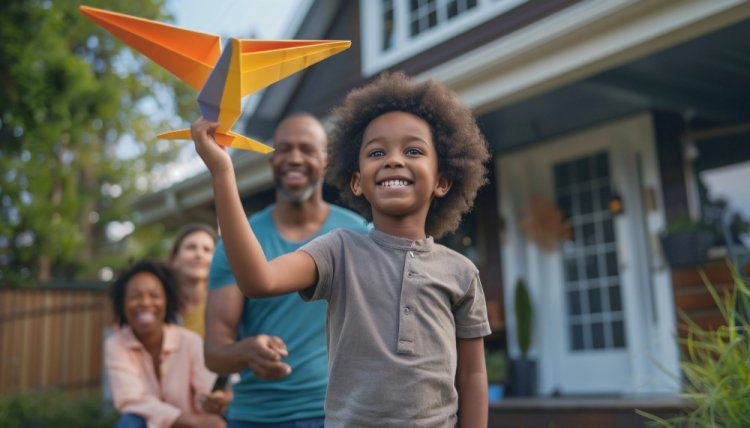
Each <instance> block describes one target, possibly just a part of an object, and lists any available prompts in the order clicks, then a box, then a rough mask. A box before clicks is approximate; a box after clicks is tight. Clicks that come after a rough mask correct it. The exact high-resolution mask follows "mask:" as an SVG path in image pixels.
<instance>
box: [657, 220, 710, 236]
mask: <svg viewBox="0 0 750 428" xmlns="http://www.w3.org/2000/svg"><path fill="white" fill-rule="evenodd" d="M697 230H705V231H708V232H712V233H715V232H716V230H715V228H714V227H713V226H712V225H710V224H708V223H706V222H705V221H703V220H693V219H692V218H690V217H675V218H672V219H670V220H669V221H668V222H667V230H666V234H667V235H672V234H675V233H681V232H693V231H697Z"/></svg>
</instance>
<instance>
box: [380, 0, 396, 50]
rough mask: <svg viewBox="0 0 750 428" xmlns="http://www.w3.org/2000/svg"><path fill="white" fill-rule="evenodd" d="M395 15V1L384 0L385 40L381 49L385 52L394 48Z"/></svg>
mask: <svg viewBox="0 0 750 428" xmlns="http://www.w3.org/2000/svg"><path fill="white" fill-rule="evenodd" d="M393 14H394V11H393V0H383V39H382V44H381V48H382V50H384V51H385V50H388V49H390V48H392V47H393V34H394V30H395V28H394V24H395V20H394V17H393Z"/></svg>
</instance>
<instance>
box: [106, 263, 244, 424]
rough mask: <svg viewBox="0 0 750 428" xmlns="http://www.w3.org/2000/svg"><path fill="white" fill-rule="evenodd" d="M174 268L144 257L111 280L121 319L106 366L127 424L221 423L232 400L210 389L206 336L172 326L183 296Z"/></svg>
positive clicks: (122, 421)
mask: <svg viewBox="0 0 750 428" xmlns="http://www.w3.org/2000/svg"><path fill="white" fill-rule="evenodd" d="M174 286H175V280H174V277H173V275H172V273H171V271H170V270H169V268H168V267H167V266H166V265H164V264H162V263H159V262H152V261H142V262H139V263H137V264H136V265H134V266H133V267H132V268H130V269H129V270H128V271H127V272H126V273H125V274H123V275H122V276H121V277H120V278H118V279H117V280H116V281H115V282H114V284H113V286H112V301H113V309H114V315H115V320H116V322H117V323H118V324H119V325H120V326H121V328H120V329H119V330H118V331H116V332H115V333H113V334H112V335H111V336H110V337H109V338H107V340H106V343H105V364H106V367H107V374H108V376H109V380H110V383H111V387H112V396H113V399H114V404H115V407H116V408H117V410H118V411H119V412H120V414H121V415H122V417H121V418H120V420H119V421H118V425H117V426H118V428H124V427H146V426H148V427H149V428H162V427H164V428H166V427H224V426H225V424H224V419H223V418H222V417H221V416H220V415H221V413H222V412H223V411H224V408H225V407H226V404H227V403H228V401H229V395H228V394H227V393H226V392H224V391H215V392H211V387H212V385H213V382H214V380H215V379H216V375H215V374H214V373H211V372H210V371H209V370H208V369H207V368H206V367H205V365H204V362H203V341H202V339H201V338H200V336H198V335H197V334H196V333H193V332H191V331H189V330H187V329H186V328H184V327H181V326H179V325H176V324H174V321H175V317H176V314H177V309H178V305H179V301H178V298H177V294H176V291H175V288H174Z"/></svg>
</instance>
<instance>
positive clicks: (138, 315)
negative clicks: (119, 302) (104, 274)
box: [124, 272, 167, 337]
mask: <svg viewBox="0 0 750 428" xmlns="http://www.w3.org/2000/svg"><path fill="white" fill-rule="evenodd" d="M166 310H167V296H166V294H165V292H164V286H163V285H162V283H161V281H160V280H159V278H158V277H157V276H156V275H154V274H153V273H151V272H139V273H137V274H135V275H133V277H132V278H130V280H129V281H128V283H127V285H126V286H125V311H124V312H125V320H126V321H127V323H128V325H130V327H131V328H132V329H133V332H134V333H135V334H136V336H138V337H142V335H145V334H149V333H152V332H155V331H159V330H161V328H162V327H163V325H164V317H165V315H166Z"/></svg>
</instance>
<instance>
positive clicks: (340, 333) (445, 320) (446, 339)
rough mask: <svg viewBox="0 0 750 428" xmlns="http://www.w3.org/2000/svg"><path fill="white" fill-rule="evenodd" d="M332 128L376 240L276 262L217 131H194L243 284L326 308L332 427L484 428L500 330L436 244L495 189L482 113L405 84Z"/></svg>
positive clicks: (338, 161) (330, 238)
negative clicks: (486, 189) (488, 356)
mask: <svg viewBox="0 0 750 428" xmlns="http://www.w3.org/2000/svg"><path fill="white" fill-rule="evenodd" d="M334 116H335V117H336V121H335V124H336V128H335V130H334V133H333V134H332V139H331V143H330V146H329V163H328V167H329V169H328V175H329V179H330V182H331V183H332V184H333V185H334V186H336V187H338V188H339V189H340V190H341V191H342V195H343V197H344V199H345V201H347V202H349V204H350V205H351V206H352V207H354V208H355V209H357V210H358V211H360V213H361V214H362V215H364V216H365V217H366V218H368V219H369V220H372V221H373V224H374V229H373V230H372V231H371V232H370V233H369V234H360V233H356V232H351V231H346V230H335V231H333V232H330V233H329V234H327V235H324V236H321V237H319V238H317V239H315V240H313V241H311V242H310V243H308V244H307V245H305V246H303V247H302V248H301V249H300V250H298V251H296V252H294V253H290V254H286V255H283V256H280V257H278V258H276V259H274V260H272V261H270V262H267V261H266V259H265V256H264V254H263V251H262V249H261V247H260V245H259V244H258V241H257V239H256V238H255V235H254V233H253V231H252V230H251V229H250V228H249V227H248V224H247V221H246V220H245V215H244V213H243V210H242V205H241V203H240V199H239V197H238V194H237V186H236V181H235V176H234V171H233V168H232V163H231V159H230V157H229V156H228V154H227V153H226V151H225V150H223V149H222V148H221V147H220V146H218V145H216V144H214V141H213V139H212V137H211V135H212V132H213V130H214V129H215V128H216V126H217V125H218V124H217V123H211V122H207V121H205V120H204V119H202V118H200V119H198V120H197V121H196V122H195V123H193V127H192V132H193V139H194V140H195V144H196V150H197V151H198V153H199V154H200V156H201V158H202V159H203V161H204V162H205V163H206V166H207V167H208V168H209V170H210V171H211V174H212V176H213V186H214V193H215V198H216V210H217V214H218V217H219V224H220V226H221V229H222V231H223V234H224V244H225V248H226V252H227V256H228V258H229V262H230V264H231V266H232V270H233V271H234V273H235V277H236V279H237V282H238V285H239V286H240V288H241V289H242V290H243V292H244V293H245V294H246V295H249V296H256V297H259V296H270V295H277V294H283V293H289V292H294V291H297V292H300V295H301V296H302V297H303V298H305V299H309V300H317V299H325V300H326V301H327V302H328V317H329V319H328V350H329V367H330V380H329V386H328V392H327V397H326V426H327V427H339V426H348V427H383V426H399V427H401V426H409V427H438V426H440V427H442V426H445V427H453V426H455V425H456V423H457V422H458V424H459V425H460V426H461V427H486V426H487V377H486V369H485V364H484V342H483V336H485V335H487V334H489V333H490V329H489V323H488V321H487V313H486V306H485V301H484V294H483V292H482V286H481V284H480V282H479V275H478V271H477V269H476V267H475V266H474V265H473V264H472V263H471V262H470V261H469V260H468V259H467V258H465V257H463V256H461V255H460V254H458V253H456V252H454V251H452V250H450V249H448V248H446V247H444V246H442V245H439V244H436V243H435V242H434V238H439V237H441V236H443V235H444V234H446V233H448V232H451V231H453V230H455V228H456V227H457V226H458V224H459V222H460V218H461V216H462V215H463V214H464V213H465V212H467V211H468V210H469V209H470V208H471V206H472V205H473V201H474V198H475V196H476V192H477V190H478V189H479V187H481V185H482V184H484V182H485V181H486V172H487V171H486V168H485V167H484V163H485V162H486V161H487V159H488V157H489V155H488V152H487V145H486V142H485V140H484V138H483V137H482V135H481V133H480V132H479V129H478V128H477V126H476V123H475V121H474V118H473V116H472V114H471V111H470V110H469V109H468V108H467V107H466V106H464V105H463V104H462V103H461V102H460V101H459V100H458V99H457V97H456V96H455V94H453V93H452V92H451V91H450V90H448V89H447V88H446V87H445V86H444V85H442V84H439V83H437V82H434V81H427V82H423V83H415V82H412V81H410V80H409V79H408V78H407V77H406V76H405V75H403V74H401V73H396V74H385V75H383V76H381V77H380V78H378V79H377V80H376V81H375V82H374V83H372V84H370V85H368V86H366V87H364V88H362V89H359V90H355V91H353V92H352V93H350V94H349V95H348V96H347V98H346V100H345V101H344V104H343V105H342V106H341V107H339V108H338V109H337V110H336V111H335V112H334Z"/></svg>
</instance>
